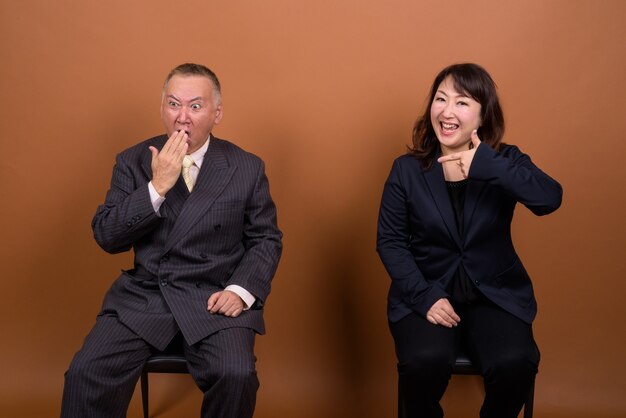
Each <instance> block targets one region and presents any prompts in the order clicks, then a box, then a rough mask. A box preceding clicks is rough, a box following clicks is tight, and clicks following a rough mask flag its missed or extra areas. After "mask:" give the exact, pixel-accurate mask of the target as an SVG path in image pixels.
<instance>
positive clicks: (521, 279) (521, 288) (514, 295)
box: [496, 258, 533, 306]
mask: <svg viewBox="0 0 626 418" xmlns="http://www.w3.org/2000/svg"><path fill="white" fill-rule="evenodd" d="M496 284H497V285H498V287H499V288H500V289H501V290H502V291H503V292H505V293H507V294H508V295H509V296H510V297H511V299H512V300H514V301H516V302H517V304H519V305H521V306H528V305H529V304H530V303H531V302H532V300H533V286H532V283H531V281H530V276H528V273H527V272H526V269H525V268H524V265H523V264H522V261H521V260H520V259H519V258H517V259H516V260H515V262H514V263H513V264H512V265H511V266H510V267H508V268H507V269H505V270H504V271H502V272H500V273H499V274H498V275H497V276H496Z"/></svg>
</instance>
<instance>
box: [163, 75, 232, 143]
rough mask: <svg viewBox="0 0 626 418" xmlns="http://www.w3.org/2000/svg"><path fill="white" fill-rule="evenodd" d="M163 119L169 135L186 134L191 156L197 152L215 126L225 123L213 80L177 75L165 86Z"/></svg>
mask: <svg viewBox="0 0 626 418" xmlns="http://www.w3.org/2000/svg"><path fill="white" fill-rule="evenodd" d="M161 120H163V124H164V125H165V130H166V132H167V136H168V137H169V136H171V135H172V133H174V132H175V131H180V130H183V131H185V132H187V135H188V136H189V138H188V139H187V143H188V144H189V150H188V151H187V153H188V154H191V153H192V152H194V151H197V150H198V149H199V148H200V147H201V146H202V145H204V143H205V141H206V140H207V138H208V137H209V134H210V133H211V130H212V129H213V125H215V124H218V123H220V121H221V120H222V105H221V103H220V102H219V101H218V99H217V98H216V96H215V94H214V92H213V82H212V81H211V79H209V78H207V77H203V76H199V75H175V76H173V77H172V78H171V79H170V81H169V82H168V83H167V85H166V86H165V90H164V92H163V98H162V100H161Z"/></svg>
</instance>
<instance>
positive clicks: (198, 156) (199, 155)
mask: <svg viewBox="0 0 626 418" xmlns="http://www.w3.org/2000/svg"><path fill="white" fill-rule="evenodd" d="M209 142H211V135H209V137H208V138H207V140H206V141H205V142H204V145H202V146H201V147H200V148H199V149H198V150H196V151H194V152H192V153H191V154H189V156H190V157H191V158H193V162H194V163H195V164H196V166H198V168H200V167H202V162H203V161H204V154H206V152H207V150H208V149H209Z"/></svg>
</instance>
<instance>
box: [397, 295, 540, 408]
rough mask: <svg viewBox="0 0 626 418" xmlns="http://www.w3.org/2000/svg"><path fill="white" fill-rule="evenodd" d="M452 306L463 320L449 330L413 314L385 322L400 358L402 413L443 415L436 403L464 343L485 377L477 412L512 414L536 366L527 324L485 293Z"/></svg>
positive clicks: (535, 353) (399, 384)
mask: <svg viewBox="0 0 626 418" xmlns="http://www.w3.org/2000/svg"><path fill="white" fill-rule="evenodd" d="M454 308H455V311H456V313H457V314H458V315H459V316H460V317H461V322H460V323H459V325H458V326H457V327H455V328H452V329H450V328H446V327H443V326H440V325H433V324H431V323H430V322H428V321H427V320H426V319H425V318H424V317H422V316H421V315H418V314H415V313H413V314H410V315H408V316H406V317H404V318H403V319H401V320H400V321H398V322H396V323H390V324H389V326H390V328H391V333H392V335H393V338H394V341H395V347H396V355H397V357H398V377H399V379H398V391H399V399H400V402H401V405H402V408H401V410H403V411H404V414H405V415H404V416H402V417H401V418H441V417H443V409H442V408H441V405H440V403H439V402H440V400H441V398H442V397H443V394H444V392H445V390H446V387H447V386H448V381H449V380H450V376H451V375H452V369H451V368H452V365H453V364H454V360H455V358H456V351H457V349H458V347H459V346H461V345H462V344H463V345H464V346H465V349H466V350H467V353H468V355H469V356H470V357H471V359H472V361H473V362H476V364H477V365H478V366H479V367H480V370H481V372H482V375H483V377H484V386H485V399H484V402H483V405H482V408H481V410H480V417H481V418H516V417H517V415H518V414H519V412H520V411H521V409H522V406H523V405H524V401H525V399H526V397H527V395H528V391H529V390H530V386H531V384H532V382H533V379H534V377H535V375H536V374H537V370H538V366H539V350H538V349H537V345H536V344H535V340H534V338H533V333H532V327H531V325H529V324H527V323H525V322H523V321H522V320H520V319H519V318H517V317H515V316H513V315H511V314H510V313H508V312H506V311H504V310H503V309H501V308H499V307H498V306H496V305H495V304H493V303H492V302H490V301H488V300H487V299H485V298H484V297H483V298H480V300H479V301H476V302H473V303H472V304H469V305H459V306H454Z"/></svg>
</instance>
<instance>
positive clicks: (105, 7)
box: [0, 0, 626, 418]
mask: <svg viewBox="0 0 626 418" xmlns="http://www.w3.org/2000/svg"><path fill="white" fill-rule="evenodd" d="M624 18H626V2H624V1H621V0H614V1H608V0H607V1H602V2H600V1H595V0H594V1H591V0H590V1H571V0H561V1H556V0H554V1H545V0H532V1H502V0H493V1H491V0H490V1H488V0H483V1H467V0H463V1H424V0H422V1H420V0H405V1H400V0H386V1H383V0H350V1H348V0H344V1H339V0H317V1H315V2H313V1H311V2H306V1H291V0H265V1H261V0H257V1H254V0H231V1H223V2H211V1H208V0H204V1H200V0H195V1H179V2H173V1H164V0H143V1H129V0H107V1H95V0H74V1H70V0H65V1H48V0H30V1H29V0H25V1H19V2H18V1H10V0H1V2H0V57H1V60H2V64H1V65H0V94H1V95H2V96H1V97H2V98H1V100H0V118H1V119H0V122H1V123H0V129H1V133H0V137H1V142H0V147H1V148H0V155H1V157H0V190H1V195H0V222H1V225H0V228H1V231H2V232H1V233H2V241H1V250H2V251H1V252H0V257H1V259H0V261H1V266H2V282H1V283H2V298H1V299H0V326H1V330H0V332H1V336H2V337H1V338H2V343H1V346H0V361H1V366H2V367H1V370H2V372H1V373H0V415H2V416H4V417H17V416H19V417H46V416H50V417H52V416H57V415H58V410H59V403H60V396H61V390H62V383H63V372H64V370H65V368H66V367H67V365H68V363H69V361H70V359H71V357H72V355H73V353H74V352H75V350H77V349H78V347H79V346H80V344H81V341H82V339H83V337H84V335H85V334H86V332H87V331H88V330H89V329H90V327H91V325H92V324H93V321H94V317H95V315H96V313H97V312H98V307H99V305H100V302H101V300H102V296H103V294H104V292H105V291H106V289H107V288H108V287H109V285H110V283H111V281H112V279H113V278H114V277H115V276H116V274H117V273H118V271H119V269H120V268H122V267H128V266H129V264H130V263H131V260H132V256H131V255H130V254H125V255H118V256H111V255H107V254H106V253H104V252H103V251H101V250H100V249H99V248H98V247H97V245H96V244H95V243H94V241H93V239H92V236H91V230H90V221H91V217H92V216H93V214H94V211H95V208H96V206H97V205H98V204H99V203H100V202H101V201H102V200H103V198H104V193H105V191H106V189H107V186H108V182H109V178H110V174H111V167H112V165H113V161H114V156H115V153H116V152H119V151H121V150H122V149H124V148H126V147H128V146H130V145H132V144H134V143H136V142H138V141H140V140H142V139H144V138H146V137H148V136H151V135H155V134H159V133H161V132H162V131H163V129H162V127H161V122H160V120H159V114H158V109H159V100H160V88H161V83H162V80H163V78H164V76H165V74H166V73H167V71H168V70H169V69H170V68H171V67H173V66H174V65H177V64H179V63H181V62H186V61H197V62H201V63H204V64H206V65H208V66H210V67H211V68H212V69H214V70H215V71H216V72H217V74H218V75H219V76H220V78H221V81H222V84H223V97H224V109H225V118H224V120H223V122H222V124H221V125H220V126H219V127H218V129H217V130H216V132H215V133H216V134H217V135H218V136H220V137H223V138H229V139H232V140H234V141H235V142H237V143H238V144H240V145H241V146H243V147H244V148H246V149H248V150H250V151H253V152H255V153H257V154H258V155H260V156H261V157H262V158H264V160H265V161H266V163H267V168H268V169H267V171H268V175H269V177H270V181H271V186H272V192H273V195H274V198H275V200H276V203H277V205H278V209H279V221H280V226H281V228H282V229H283V231H284V233H285V238H284V244H285V251H284V255H283V259H282V263H281V265H280V268H279V271H278V274H277V276H276V279H275V281H274V290H273V293H272V295H271V297H270V300H269V304H268V308H267V315H266V319H267V323H268V329H269V333H268V335H267V336H265V337H262V338H260V339H259V340H258V353H257V354H258V357H259V362H258V369H259V372H260V377H261V390H260V392H259V402H258V408H257V414H256V416H257V417H259V418H268V417H303V418H309V417H310V418H313V417H322V416H324V417H331V418H333V417H357V416H358V417H368V418H378V417H392V416H393V415H394V413H395V360H394V353H393V345H392V341H391V337H390V335H389V332H388V329H387V324H386V317H385V299H386V290H387V286H388V281H389V279H388V278H387V276H386V274H385V272H384V270H383V267H382V265H381V263H380V261H379V259H378V257H377V255H376V253H375V251H374V246H375V229H376V218H377V211H378V204H379V199H380V194H381V190H382V186H383V183H384V180H385V178H386V176H387V174H388V171H389V169H390V167H391V162H392V160H393V158H394V157H396V156H398V155H399V154H401V153H403V152H404V149H405V145H406V144H408V143H409V140H410V131H411V127H412V123H413V121H414V119H415V117H416V116H417V114H418V112H419V111H420V110H421V109H422V107H423V105H424V104H425V102H424V101H425V97H426V95H427V91H428V88H429V86H430V83H431V81H432V79H433V77H434V76H435V74H436V73H437V72H438V71H439V70H440V69H441V68H443V67H444V66H446V65H448V64H451V63H454V62H463V61H473V62H477V63H480V64H482V65H484V66H485V67H486V68H487V69H488V70H489V71H490V72H491V74H492V75H493V77H494V78H495V80H496V82H497V83H498V85H499V89H500V94H501V99H502V102H503V105H504V109H505V116H506V118H507V123H508V130H507V135H506V141H507V142H510V143H515V144H517V145H519V146H520V147H521V148H522V150H524V151H526V152H528V153H529V154H530V155H531V156H532V157H533V159H534V161H535V162H536V163H537V164H538V165H539V166H540V167H542V168H543V169H544V170H545V171H547V172H548V173H550V174H551V175H553V176H554V177H555V178H556V179H558V180H559V181H561V183H562V184H563V186H564V189H565V196H564V202H563V206H562V208H561V209H560V210H559V211H558V212H556V213H555V214H553V215H551V216H548V217H544V218H536V217H534V216H532V215H530V213H529V212H528V211H527V210H526V209H524V208H520V209H519V210H518V213H517V215H516V218H515V222H514V238H515V241H516V244H517V248H518V250H519V253H520V254H521V256H522V258H523V259H524V261H525V264H526V267H527V268H528V270H529V271H530V272H531V275H532V276H533V278H534V283H535V289H536V293H537V297H538V299H539V308H540V311H539V316H538V319H537V321H536V323H535V332H536V338H537V340H538V343H539V345H540V347H541V349H542V365H541V371H540V374H539V377H538V381H537V393H536V413H535V416H536V417H563V418H564V417H573V416H576V415H577V414H578V416H580V417H583V416H584V417H590V416H594V417H601V416H604V417H617V416H624V414H626V396H624V394H626V383H625V380H624V374H626V362H625V361H624V354H623V353H624V346H625V344H624V343H625V342H626V341H625V336H626V332H625V326H624V319H625V318H626V308H625V304H624V296H625V295H624V294H625V289H626V283H625V281H624V279H625V275H624V268H623V267H622V262H623V259H624V254H625V251H624V249H625V248H626V242H625V238H624V236H625V235H626V228H625V226H624V220H623V218H624V209H625V208H626V204H625V203H626V202H625V195H626V194H625V191H626V190H625V188H624V179H625V178H626V176H625V174H626V159H625V156H626V147H625V145H624V143H625V142H626V137H625V132H626V117H625V113H626V104H625V103H626V89H625V82H624V75H625V74H626V68H625V67H626V65H625V64H626V53H625V48H624V40H625V39H626V29H625V28H626V25H624ZM153 382H154V385H153V391H152V395H153V411H154V412H160V413H161V415H159V416H162V417H187V416H197V410H198V405H199V402H200V394H199V392H197V390H196V389H195V387H194V384H193V383H192V381H191V379H190V378H189V376H184V375H183V376H155V377H154V378H153ZM480 396H481V385H480V380H479V379H477V378H473V377H456V378H454V379H453V380H452V383H451V386H450V389H449V390H448V392H447V394H446V397H445V400H444V402H445V404H446V407H447V410H448V411H449V412H450V413H449V415H448V416H452V417H455V416H456V417H465V416H467V417H469V416H477V412H476V411H477V409H478V406H479V403H480ZM129 416H132V417H137V416H139V404H138V402H137V397H135V398H134V400H133V403H132V405H131V412H130V414H129Z"/></svg>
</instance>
